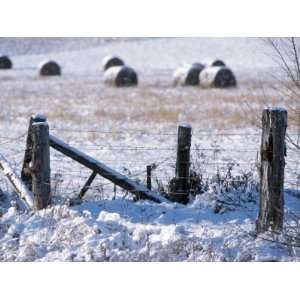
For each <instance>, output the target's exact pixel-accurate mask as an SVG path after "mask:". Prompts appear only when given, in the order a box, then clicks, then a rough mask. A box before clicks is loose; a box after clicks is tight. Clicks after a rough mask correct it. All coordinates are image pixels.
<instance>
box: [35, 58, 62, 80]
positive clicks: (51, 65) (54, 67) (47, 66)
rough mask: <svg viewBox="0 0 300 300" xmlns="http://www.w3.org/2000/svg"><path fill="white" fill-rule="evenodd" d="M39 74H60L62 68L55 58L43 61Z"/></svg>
mask: <svg viewBox="0 0 300 300" xmlns="http://www.w3.org/2000/svg"><path fill="white" fill-rule="evenodd" d="M39 74H40V75H41V76H60V75H61V68H60V66H59V64H58V63H56V62H55V61H53V60H50V61H47V62H42V63H41V64H40V66H39Z"/></svg>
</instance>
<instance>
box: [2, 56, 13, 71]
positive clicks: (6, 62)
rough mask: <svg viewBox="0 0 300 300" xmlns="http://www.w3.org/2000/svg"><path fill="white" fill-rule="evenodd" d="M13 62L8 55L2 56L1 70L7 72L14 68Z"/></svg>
mask: <svg viewBox="0 0 300 300" xmlns="http://www.w3.org/2000/svg"><path fill="white" fill-rule="evenodd" d="M12 66H13V65H12V61H11V60H10V58H9V57H8V56H7V55H0V69H2V70H7V69H11V68H12Z"/></svg>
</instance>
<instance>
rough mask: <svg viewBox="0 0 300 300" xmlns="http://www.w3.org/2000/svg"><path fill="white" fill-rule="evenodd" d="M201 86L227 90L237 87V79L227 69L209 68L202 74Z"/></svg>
mask: <svg viewBox="0 0 300 300" xmlns="http://www.w3.org/2000/svg"><path fill="white" fill-rule="evenodd" d="M199 77H200V86H201V87H203V88H209V87H217V88H226V87H233V86H236V84H237V82H236V78H235V76H234V74H233V72H232V71H231V70H230V69H229V68H227V67H207V68H205V69H204V70H203V71H202V72H201V73H200V76H199Z"/></svg>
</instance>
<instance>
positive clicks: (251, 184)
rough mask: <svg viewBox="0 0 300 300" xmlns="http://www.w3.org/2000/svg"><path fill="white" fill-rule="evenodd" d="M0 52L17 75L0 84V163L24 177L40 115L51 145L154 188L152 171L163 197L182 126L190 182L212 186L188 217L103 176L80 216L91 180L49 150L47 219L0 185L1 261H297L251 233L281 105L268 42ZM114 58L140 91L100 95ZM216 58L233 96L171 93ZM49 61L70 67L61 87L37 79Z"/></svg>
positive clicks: (292, 181) (17, 43) (15, 43)
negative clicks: (179, 78)
mask: <svg viewBox="0 0 300 300" xmlns="http://www.w3.org/2000/svg"><path fill="white" fill-rule="evenodd" d="M0 51H1V52H2V53H5V54H8V55H10V56H11V57H12V60H13V63H14V69H13V70H9V71H1V72H0V90H1V94H0V101H1V111H0V120H1V124H0V125H1V126H0V148H1V151H0V153H1V154H3V155H4V156H5V157H6V158H7V159H8V160H9V161H10V162H11V163H12V164H13V165H14V167H15V168H16V170H18V172H20V168H21V166H22V161H23V157H24V148H25V139H26V131H27V127H28V121H29V118H30V116H31V115H32V114H35V113H43V114H44V115H46V117H47V118H48V122H49V126H50V131H51V133H52V134H53V135H56V136H57V137H59V138H61V139H63V140H64V141H65V142H67V143H69V144H71V145H73V146H75V147H77V148H78V149H80V150H82V151H84V152H86V153H88V154H90V155H91V156H93V157H95V158H96V159H98V160H100V161H101V162H104V163H106V164H107V165H109V166H111V167H113V168H114V169H116V170H118V171H119V172H121V173H123V174H126V175H128V176H129V177H131V178H133V179H135V180H137V181H140V182H143V183H144V182H145V180H146V166H147V165H151V164H155V165H156V169H155V170H154V173H153V188H154V189H155V190H158V189H161V188H162V187H164V188H166V185H167V182H168V181H169V180H170V179H171V178H172V176H174V172H175V170H174V168H175V159H176V131H177V126H178V125H179V124H180V123H189V124H191V126H192V128H193V136H192V170H193V171H195V172H196V173H197V174H198V175H201V176H202V179H201V184H200V187H201V191H200V192H201V193H200V192H199V191H198V192H199V193H197V195H196V196H195V197H191V200H190V203H189V204H188V205H187V206H184V205H180V204H175V203H174V204H155V203H152V202H151V201H147V200H145V201H138V202H135V201H133V200H134V199H133V198H132V195H130V194H127V193H126V192H125V191H123V190H121V189H119V188H117V189H116V190H114V186H113V185H112V184H111V183H110V182H108V181H107V180H105V179H103V178H101V177H97V178H96V179H95V181H94V182H93V184H92V187H91V189H90V190H89V191H88V193H87V194H86V196H85V198H84V202H83V203H82V204H81V205H77V206H71V207H70V206H69V204H70V202H72V201H73V200H76V197H77V196H78V193H79V191H80V189H81V188H82V186H83V184H84V183H85V181H86V180H87V178H88V177H89V175H90V171H89V170H88V169H85V168H84V167H82V166H81V165H79V164H77V163H76V162H74V161H71V160H70V159H68V158H66V157H64V156H62V155H61V154H59V153H58V152H56V151H55V150H51V172H52V194H53V202H54V203H55V206H53V207H51V208H48V209H46V210H42V211H39V212H37V213H20V212H19V211H17V210H16V208H15V199H16V196H15V195H14V193H13V192H12V190H11V188H10V186H9V184H8V183H7V182H6V180H5V178H4V177H2V175H0V187H1V189H2V190H3V191H4V195H3V196H2V198H0V217H1V219H0V261H272V260H276V261H297V260H299V250H298V248H297V247H291V246H288V245H286V244H290V243H288V241H287V236H283V235H282V236H277V237H274V236H270V235H263V236H256V235H255V230H254V229H255V220H256V216H257V206H258V205H257V201H258V192H257V166H256V159H257V151H258V149H259V145H260V135H261V131H260V128H259V125H260V124H259V122H260V121H259V119H260V116H261V110H262V108H263V107H265V106H266V105H277V106H285V99H283V98H282V97H280V96H279V95H278V93H277V91H276V89H274V88H273V87H274V86H276V85H277V82H276V81H275V80H274V78H273V75H274V74H276V75H278V74H279V72H278V70H277V66H276V64H275V63H274V61H273V60H272V55H270V50H269V48H268V47H267V45H266V44H264V42H263V41H262V40H260V39H255V38H253V39H252V38H226V39H224V38H212V39H210V38H176V39H175V38H147V39H146V38H143V39H140V38H132V39H130V38H123V39H110V38H105V39H101V38H79V39H74V38H67V39H45V38H41V39H13V38H9V39H5V38H0ZM108 54H116V55H118V56H120V57H122V58H123V59H124V60H125V61H126V63H127V64H128V65H130V66H132V67H133V68H135V69H136V70H137V72H138V74H139V86H138V87H135V88H123V89H122V88H109V87H106V86H104V85H103V81H102V77H103V73H102V70H101V61H102V58H103V57H104V56H105V55H108ZM216 58H220V59H222V60H224V61H225V62H226V63H227V65H228V66H229V67H230V68H231V69H232V70H233V72H234V73H235V74H236V77H237V80H238V87H237V88H234V89H227V90H219V89H210V90H201V89H200V88H198V87H174V86H173V85H172V74H173V72H174V70H175V69H176V68H177V67H178V66H179V65H180V64H184V63H193V62H196V61H200V62H206V61H210V60H213V59H216ZM45 59H54V60H56V61H57V62H58V63H59V64H60V65H61V66H62V76H61V77H56V78H45V79H41V78H39V77H38V75H37V74H38V71H37V70H38V69H37V67H38V65H39V63H40V62H41V61H44V60H45ZM288 131H289V132H290V133H291V134H293V133H294V132H295V129H294V128H293V127H292V126H290V127H289V129H288ZM295 162H297V153H295V152H293V151H292V150H291V149H288V153H287V165H286V193H285V201H286V204H285V210H286V214H285V232H288V233H289V235H288V236H290V235H292V234H294V233H295V230H298V229H297V227H298V218H297V216H300V202H299V199H298V197H297V196H298V194H297V193H296V192H295V190H297V189H298V186H299V184H300V182H299V179H298V178H297V176H296V175H295V173H298V172H297V171H298V163H295ZM295 228H296V229H295ZM274 238H275V239H277V240H278V241H277V242H274V241H273V240H274Z"/></svg>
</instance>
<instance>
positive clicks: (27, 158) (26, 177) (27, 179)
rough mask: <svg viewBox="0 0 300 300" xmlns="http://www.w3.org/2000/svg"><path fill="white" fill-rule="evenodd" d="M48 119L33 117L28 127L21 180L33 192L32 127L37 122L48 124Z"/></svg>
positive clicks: (39, 116)
mask: <svg viewBox="0 0 300 300" xmlns="http://www.w3.org/2000/svg"><path fill="white" fill-rule="evenodd" d="M46 121H47V119H46V118H45V117H44V116H43V115H41V114H37V115H33V116H31V118H30V120H29V127H28V134H27V140H26V149H25V154H24V161H23V166H22V171H21V179H22V181H23V182H24V183H25V184H26V185H27V187H28V189H29V190H30V191H31V190H32V176H31V170H30V163H31V158H32V135H31V127H32V124H33V123H36V122H46Z"/></svg>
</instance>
